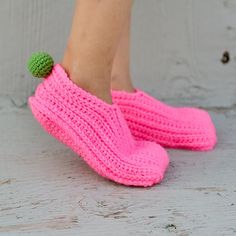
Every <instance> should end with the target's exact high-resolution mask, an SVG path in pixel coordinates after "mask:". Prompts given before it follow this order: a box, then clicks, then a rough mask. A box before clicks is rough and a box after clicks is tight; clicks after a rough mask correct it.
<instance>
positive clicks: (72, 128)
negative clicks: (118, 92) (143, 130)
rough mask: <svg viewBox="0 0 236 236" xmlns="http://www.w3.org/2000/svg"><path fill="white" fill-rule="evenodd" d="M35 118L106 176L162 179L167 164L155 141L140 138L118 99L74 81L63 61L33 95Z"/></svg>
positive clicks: (136, 182)
mask: <svg viewBox="0 0 236 236" xmlns="http://www.w3.org/2000/svg"><path fill="white" fill-rule="evenodd" d="M29 104H30V107H31V109H32V112H33V114H34V116H35V118H36V119H37V120H38V121H39V123H40V124H41V125H42V126H43V128H44V129H45V130H46V131H47V132H48V133H49V134H51V135H52V136H54V137H56V138H57V139H58V140H60V141H61V142H63V143H64V144H66V145H68V146H69V147H70V148H71V149H73V150H74V151H75V152H76V153H77V154H78V155H80V156H81V157H82V158H83V159H84V160H85V161H86V162H87V163H88V165H89V166H90V167H91V168H92V169H94V170H95V171H96V172H97V173H98V174H100V175H101V176H103V177H105V178H108V179H110V180H113V181H115V182H117V183H121V184H124V185H131V186H151V185H153V184H156V183H159V182H160V181H161V180H162V179H163V177H164V173H165V170H166V168H167V166H168V163H169V160H168V156H167V153H166V151H165V150H164V149H163V148H162V147H161V146H159V145H158V144H156V143H153V142H149V141H135V140H134V138H133V136H132V135H131V132H130V130H129V128H128V126H127V124H126V121H125V119H124V117H123V114H122V112H121V111H120V108H119V107H118V105H117V104H107V103H106V102H104V101H102V100H100V99H98V98H97V97H96V96H94V95H92V94H90V93H88V92H86V91H85V90H83V89H81V88H80V87H79V86H77V85H76V84H74V83H73V82H72V81H71V80H70V79H69V78H68V76H67V74H66V73H65V71H64V69H63V68H62V67H61V66H60V65H59V64H57V65H55V66H54V68H53V70H52V72H51V74H50V75H49V76H47V78H45V80H44V81H43V82H42V83H41V84H40V85H39V86H38V88H37V89H36V92H35V95H34V96H32V97H30V98H29Z"/></svg>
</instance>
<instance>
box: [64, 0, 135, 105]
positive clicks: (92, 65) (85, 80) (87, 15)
mask: <svg viewBox="0 0 236 236" xmlns="http://www.w3.org/2000/svg"><path fill="white" fill-rule="evenodd" d="M131 7H132V1H131V0H119V1H111V0H102V1H99V0H77V1H76V8H75V14H74V18H73V22H72V28H71V33H70V36H69V40H68V45H67V48H66V50H65V55H64V58H63V60H62V63H61V64H62V66H63V67H64V68H65V70H66V71H67V73H68V74H69V77H70V79H71V80H72V81H73V82H75V83H76V84H78V85H79V86H80V87H81V88H83V89H84V90H86V91H88V92H90V93H92V94H94V95H96V96H97V97H99V98H101V99H103V100H105V101H106V102H108V103H112V100H111V95H110V86H111V83H110V78H111V69H112V63H113V59H114V56H115V52H116V50H117V47H118V43H119V40H120V37H121V33H122V31H123V28H124V24H125V22H126V21H127V19H128V16H129V15H130V11H131ZM91 16H92V17H91Z"/></svg>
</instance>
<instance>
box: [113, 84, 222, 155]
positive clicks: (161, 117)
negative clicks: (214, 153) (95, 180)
mask: <svg viewBox="0 0 236 236" xmlns="http://www.w3.org/2000/svg"><path fill="white" fill-rule="evenodd" d="M112 99H113V101H114V102H115V103H116V104H118V105H119V107H120V109H121V111H122V112H123V114H124V116H125V119H126V121H127V123H128V126H129V128H130V130H131V133H132V134H133V135H134V136H135V137H136V139H138V140H149V141H154V142H156V143H159V144H161V145H162V146H165V147H172V148H186V149H193V150H199V151H204V150H210V149H212V148H213V147H214V145H215V144H216V140H217V138H216V131H215V127H214V125H213V123H212V121H211V118H210V116H209V114H208V113H207V112H206V111H203V110H200V109H197V108H188V107H184V108H175V107H171V106H168V105H166V104H164V103H162V102H160V101H158V100H156V99H155V98H153V97H151V96H149V95H148V94H146V93H145V92H143V91H141V90H139V89H136V91H135V92H134V93H128V92H125V91H112Z"/></svg>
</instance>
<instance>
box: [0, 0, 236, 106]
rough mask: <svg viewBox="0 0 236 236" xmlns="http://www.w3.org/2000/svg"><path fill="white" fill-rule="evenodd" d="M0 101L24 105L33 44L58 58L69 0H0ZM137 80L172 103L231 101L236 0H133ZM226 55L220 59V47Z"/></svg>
mask: <svg viewBox="0 0 236 236" xmlns="http://www.w3.org/2000/svg"><path fill="white" fill-rule="evenodd" d="M0 4H1V7H0V105H1V104H6V101H7V104H11V105H16V106H23V105H25V104H26V101H27V97H28V96H29V95H30V94H31V93H32V92H33V90H34V88H35V85H36V84H37V83H38V82H39V81H38V80H34V79H32V78H31V77H30V75H29V74H28V72H27V70H26V66H25V64H26V60H27V58H28V57H29V55H30V54H31V53H32V52H34V51H38V50H45V51H48V52H49V53H51V54H52V55H53V56H54V58H55V59H56V61H58V60H59V59H60V58H61V56H62V54H63V49H64V47H65V43H66V38H67V35H68V32H69V29H70V22H71V16H72V13H73V4H74V1H73V0H50V1H49V0H17V1H16V0H0ZM132 49H133V51H132V53H133V54H132V74H133V78H134V80H135V81H136V85H137V86H139V87H142V88H144V89H145V90H147V91H149V92H150V93H152V94H153V95H154V96H156V97H158V98H161V99H164V100H167V101H169V102H171V103H175V104H183V103H184V104H194V105H199V106H203V107H214V108H217V107H218V108H230V107H233V106H235V104H236V0H175V1H174V0H148V1H147V0H145V1H144V0H136V3H135V5H134V12H133V46H132ZM226 50H227V51H228V52H229V54H230V61H229V62H228V63H227V64H222V62H221V58H222V54H223V53H224V51H226Z"/></svg>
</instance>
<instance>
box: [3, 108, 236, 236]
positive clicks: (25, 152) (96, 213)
mask: <svg viewBox="0 0 236 236" xmlns="http://www.w3.org/2000/svg"><path fill="white" fill-rule="evenodd" d="M212 114H213V117H214V121H215V123H216V125H217V128H218V136H219V144H218V146H217V148H216V149H215V150H214V151H212V152H207V153H199V152H189V151H176V150H169V155H170V159H171V164H170V168H169V170H168V172H167V174H166V178H165V180H164V181H163V183H162V184H161V185H157V186H154V187H152V188H146V189H142V188H128V187H124V186H120V185H116V184H114V183H112V182H110V181H107V180H105V179H103V178H101V177H99V176H98V175H97V174H95V173H94V172H93V171H91V170H90V169H89V168H88V167H87V165H86V164H85V163H84V162H83V161H82V160H81V159H80V158H78V157H77V156H76V155H75V154H74V153H73V152H72V151H70V150H69V149H67V148H66V147H65V146H63V145H62V144H60V143H58V142H57V141H56V140H54V139H53V138H52V137H49V136H48V135H47V134H46V133H44V131H43V130H41V128H40V126H39V125H38V124H37V122H36V121H35V120H34V119H33V118H32V116H31V113H30V112H29V111H28V110H27V109H26V108H23V109H16V108H6V107H2V108H1V110H0V235H4V236H5V235H17V236H18V235H43V236H49V235H50V236H51V235H55V236H61V235H63V236H64V235H65V236H71V235H86V236H87V235H97V236H98V235H116V236H117V235H136V236H143V235H155V236H156V235H178V236H187V235H197V236H199V235H203V236H205V235H209V236H212V235H214V236H215V235H236V224H235V223H236V154H235V153H236V137H235V131H236V122H235V120H236V112H235V111H230V110H229V111H213V112H212Z"/></svg>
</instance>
